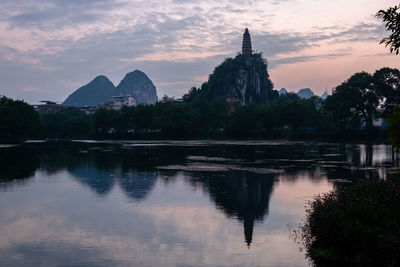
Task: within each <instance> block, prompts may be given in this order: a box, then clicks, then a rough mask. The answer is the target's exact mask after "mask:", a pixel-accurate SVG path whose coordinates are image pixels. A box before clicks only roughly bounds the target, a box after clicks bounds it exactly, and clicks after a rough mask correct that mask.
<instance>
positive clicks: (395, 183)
mask: <svg viewBox="0 0 400 267" xmlns="http://www.w3.org/2000/svg"><path fill="white" fill-rule="evenodd" d="M302 233H303V240H304V244H305V248H306V251H307V255H308V257H309V258H310V259H312V260H313V262H314V263H315V265H316V266H399V264H400V256H399V255H400V180H399V179H395V178H392V179H389V180H387V181H377V182H370V183H365V184H360V185H355V186H350V187H344V188H342V189H338V190H337V191H333V192H331V193H327V194H324V195H322V196H318V197H317V198H315V199H314V201H313V202H312V203H311V205H310V208H309V209H308V210H307V216H306V223H305V224H304V225H303V226H302Z"/></svg>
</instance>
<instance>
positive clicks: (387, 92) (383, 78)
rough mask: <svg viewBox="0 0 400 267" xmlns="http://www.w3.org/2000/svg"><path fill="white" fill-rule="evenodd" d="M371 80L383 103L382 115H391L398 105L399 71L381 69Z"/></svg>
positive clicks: (399, 95)
mask: <svg viewBox="0 0 400 267" xmlns="http://www.w3.org/2000/svg"><path fill="white" fill-rule="evenodd" d="M373 80H374V83H375V85H376V88H377V90H378V91H377V92H378V94H379V95H380V97H381V98H382V101H383V104H382V111H383V114H384V115H385V116H387V115H389V114H391V113H393V111H394V109H395V107H396V106H397V105H400V71H399V70H398V69H391V68H382V69H380V70H377V71H376V72H375V73H374V75H373Z"/></svg>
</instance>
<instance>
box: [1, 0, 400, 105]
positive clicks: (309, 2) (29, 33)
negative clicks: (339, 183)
mask: <svg viewBox="0 0 400 267" xmlns="http://www.w3.org/2000/svg"><path fill="white" fill-rule="evenodd" d="M396 4H398V0H351V1H349V0H335V1H332V0H264V1H261V0H230V1H228V0H219V1H211V0H158V1H156V0H0V95H5V96H7V97H12V98H16V99H23V100H25V101H27V102H28V103H31V104H35V103H38V101H40V100H53V101H59V102H62V101H64V100H65V98H66V97H67V96H68V95H69V94H71V93H72V92H73V91H75V90H76V89H78V88H79V87H81V86H83V85H85V84H87V83H89V82H90V81H91V80H92V79H94V78H95V77H96V76H98V75H106V76H107V77H108V78H109V79H110V80H111V81H112V82H113V83H114V84H115V85H118V83H119V82H120V81H121V80H122V79H123V77H124V76H125V74H126V73H128V72H130V71H133V70H135V69H139V70H142V71H144V72H145V73H146V74H147V75H148V76H149V77H150V79H151V80H152V81H153V83H154V84H155V86H156V87H157V94H158V96H159V97H162V96H163V95H165V94H166V95H168V96H174V97H176V98H179V97H181V96H182V95H183V94H185V93H186V92H187V91H188V90H189V89H190V88H191V87H193V86H200V85H201V84H202V83H203V82H205V81H207V78H208V75H209V74H211V73H212V71H213V70H214V68H215V67H216V66H217V65H219V64H220V63H221V62H222V61H223V60H224V59H225V58H227V57H234V56H235V55H236V54H237V53H238V52H239V51H240V50H241V40H242V35H243V32H244V29H245V28H246V27H248V28H249V30H250V34H251V36H252V43H253V49H254V50H256V51H259V52H262V53H263V55H264V57H265V58H266V59H267V60H268V65H269V66H268V68H269V69H268V71H269V74H270V78H271V80H272V82H273V83H274V86H275V89H277V90H279V89H280V88H283V87H284V88H286V89H287V90H288V91H296V92H297V91H298V90H299V89H301V88H311V89H312V90H313V91H314V92H315V93H316V94H322V93H323V92H324V91H325V89H326V88H328V91H330V90H331V89H332V88H334V87H335V86H337V85H339V84H340V83H342V82H343V81H345V80H346V79H348V78H349V77H350V76H351V75H353V74H354V73H356V72H360V71H367V72H370V73H373V72H374V71H375V70H377V69H379V68H382V67H392V68H400V56H396V55H394V54H390V53H389V51H388V48H385V46H384V45H380V44H379V41H380V40H381V39H382V38H383V37H385V36H388V35H389V33H388V32H386V31H385V28H384V25H383V23H382V22H381V21H379V20H378V19H377V18H375V17H374V14H376V12H377V11H378V10H380V9H386V8H388V7H390V6H394V5H396Z"/></svg>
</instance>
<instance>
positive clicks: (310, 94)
mask: <svg viewBox="0 0 400 267" xmlns="http://www.w3.org/2000/svg"><path fill="white" fill-rule="evenodd" d="M297 95H298V96H299V97H300V98H302V99H309V98H311V97H313V96H314V93H313V91H311V89H310V88H304V89H301V90H300V91H298V92H297Z"/></svg>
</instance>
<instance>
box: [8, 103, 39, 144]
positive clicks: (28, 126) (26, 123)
mask: <svg viewBox="0 0 400 267" xmlns="http://www.w3.org/2000/svg"><path fill="white" fill-rule="evenodd" d="M40 128H41V125H40V119H39V114H38V113H37V112H36V111H35V109H34V108H33V107H32V106H30V105H29V104H27V103H25V102H24V101H21V100H12V99H11V98H7V97H5V96H3V97H1V98H0V142H21V141H23V140H25V139H27V138H34V137H36V136H38V135H39V133H40Z"/></svg>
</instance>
